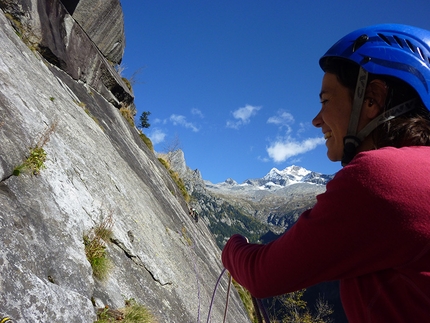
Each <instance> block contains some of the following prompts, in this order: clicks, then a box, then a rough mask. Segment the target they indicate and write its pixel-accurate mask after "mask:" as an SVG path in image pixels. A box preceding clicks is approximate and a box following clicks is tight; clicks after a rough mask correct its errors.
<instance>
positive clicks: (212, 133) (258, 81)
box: [121, 0, 430, 183]
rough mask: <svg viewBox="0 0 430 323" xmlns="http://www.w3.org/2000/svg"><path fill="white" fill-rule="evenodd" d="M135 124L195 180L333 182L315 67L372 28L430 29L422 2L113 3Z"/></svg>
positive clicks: (429, 10) (428, 5)
mask: <svg viewBox="0 0 430 323" xmlns="http://www.w3.org/2000/svg"><path fill="white" fill-rule="evenodd" d="M121 5H122V7H123V11H124V20H125V33H126V48H125V54H124V58H123V61H122V63H121V68H122V69H123V72H122V74H123V76H125V77H127V78H131V79H133V80H134V81H135V82H134V85H133V89H134V95H135V104H136V107H137V111H138V113H137V115H136V122H138V118H139V116H140V115H141V114H142V112H143V111H150V112H151V115H150V116H149V123H150V124H151V126H150V127H149V128H148V129H144V133H145V134H146V135H147V136H148V137H150V138H151V140H152V141H153V143H154V148H155V150H156V151H157V152H164V151H166V150H169V149H171V148H172V147H179V148H181V149H182V150H183V151H184V154H185V159H186V162H187V165H188V166H189V167H190V168H191V169H199V170H200V172H201V174H202V177H203V179H205V180H209V181H211V182H213V183H219V182H222V181H224V180H226V179H227V178H233V179H234V180H236V181H237V182H239V183H241V182H243V181H244V180H246V179H248V178H259V177H263V176H264V175H265V174H267V173H268V172H269V171H270V170H271V169H272V168H273V167H276V168H278V169H284V168H285V167H287V166H290V165H293V164H294V165H298V166H302V167H305V168H307V169H309V170H312V171H316V172H320V173H324V174H333V173H335V172H336V171H338V170H339V169H340V168H341V166H340V163H338V162H337V163H333V162H330V161H329V160H328V158H327V156H326V147H325V143H324V140H323V139H322V137H323V136H322V133H321V130H320V129H316V128H314V127H313V126H312V123H311V121H312V118H313V117H314V116H315V115H316V114H317V113H318V111H319V109H320V104H319V97H318V94H319V91H320V87H321V79H322V76H323V73H322V71H321V70H320V68H319V65H318V60H319V58H320V57H321V56H322V55H323V54H324V53H325V51H326V50H327V49H328V48H329V47H330V46H331V45H333V44H334V43H335V42H336V41H337V40H338V39H340V38H341V37H343V36H344V35H346V34H347V33H349V32H351V31H353V30H355V29H358V28H361V27H365V26H368V25H372V24H377V23H402V24H410V25H415V26H417V27H421V28H425V29H429V30H430V18H429V15H430V1H428V0H408V1H406V0H405V1H400V0H383V1H378V0H370V1H369V0H360V1H348V0H341V1H338V0H333V1H318V0H312V1H311V0H307V1H286V0H284V1H280V0H275V1H269V0H266V1H263V0H261V1H260V0H259V1H257V0H247V1H244V0H237V1H235V0H229V1H224V0H221V1H216V0H211V1H209V0H193V1H191V0H170V1H167V0H152V1H146V0H138V1H137V0H121Z"/></svg>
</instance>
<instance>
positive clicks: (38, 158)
mask: <svg viewBox="0 0 430 323" xmlns="http://www.w3.org/2000/svg"><path fill="white" fill-rule="evenodd" d="M45 161H46V152H45V150H44V149H43V148H42V147H38V146H36V147H34V148H31V149H30V153H29V156H28V157H27V159H26V160H25V161H24V162H23V163H22V164H21V165H19V166H17V167H15V169H14V170H13V175H15V176H19V175H20V174H21V173H23V172H25V171H28V172H29V173H31V174H33V175H39V173H40V170H41V169H42V168H45Z"/></svg>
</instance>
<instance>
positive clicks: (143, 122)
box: [139, 111, 151, 129]
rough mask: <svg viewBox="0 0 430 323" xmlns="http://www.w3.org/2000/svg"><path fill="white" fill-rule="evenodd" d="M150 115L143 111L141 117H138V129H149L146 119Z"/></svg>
mask: <svg viewBox="0 0 430 323" xmlns="http://www.w3.org/2000/svg"><path fill="white" fill-rule="evenodd" d="M150 114H151V112H149V111H143V112H142V114H141V116H140V119H139V120H140V123H139V128H141V129H143V128H149V127H150V126H151V125H150V124H149V122H148V117H149V115H150Z"/></svg>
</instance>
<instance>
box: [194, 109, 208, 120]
mask: <svg viewBox="0 0 430 323" xmlns="http://www.w3.org/2000/svg"><path fill="white" fill-rule="evenodd" d="M191 114H193V115H195V116H198V117H200V118H202V119H203V118H204V117H205V116H204V115H203V113H202V111H200V110H199V109H196V108H193V109H191Z"/></svg>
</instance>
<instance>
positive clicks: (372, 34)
mask: <svg viewBox="0 0 430 323" xmlns="http://www.w3.org/2000/svg"><path fill="white" fill-rule="evenodd" d="M328 58H342V59H346V60H349V61H352V62H355V63H356V64H358V66H359V67H360V68H359V73H358V78H357V83H356V89H355V94H354V99H353V104H352V112H351V118H350V122H349V126H348V132H347V135H346V137H345V138H344V146H345V148H344V159H343V160H342V165H346V164H347V163H348V162H349V161H350V160H351V159H352V158H353V157H354V155H355V151H356V148H357V147H358V146H359V144H360V143H361V141H362V140H363V139H364V138H365V137H367V136H368V135H369V134H370V133H371V132H372V131H373V130H374V129H375V128H376V127H377V126H378V125H380V124H382V123H383V122H386V121H388V120H390V119H392V118H395V117H397V116H399V115H401V114H403V113H406V112H408V111H410V110H412V109H414V108H415V107H416V104H417V102H416V101H417V100H416V99H415V100H410V101H408V102H404V103H402V104H400V105H398V106H396V107H394V108H391V109H390V110H387V111H385V112H384V113H383V114H381V115H380V116H379V117H377V118H375V119H374V120H372V121H371V122H370V123H369V124H368V125H367V126H366V127H365V128H364V129H363V130H361V131H360V132H358V133H357V125H358V120H359V117H360V112H361V106H362V104H363V100H364V92H365V90H366V86H367V80H368V74H369V73H371V74H376V75H383V76H390V77H395V78H398V79H400V80H402V81H404V82H406V83H408V84H409V85H410V86H411V87H412V88H414V89H415V91H416V92H417V93H418V95H419V96H420V98H421V101H422V102H423V103H424V105H425V106H426V107H427V109H429V110H430V31H428V30H425V29H421V28H417V27H412V26H407V25H400V24H380V25H374V26H369V27H365V28H362V29H358V30H356V31H354V32H352V33H350V34H348V35H346V36H345V37H343V38H342V39H340V40H339V41H338V42H337V43H335V44H334V45H333V46H332V47H331V48H330V49H329V50H328V51H327V52H326V53H325V54H324V55H323V56H322V57H321V59H320V61H319V64H320V66H321V68H322V69H323V70H324V66H325V62H326V60H327V59H328Z"/></svg>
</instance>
